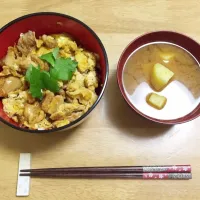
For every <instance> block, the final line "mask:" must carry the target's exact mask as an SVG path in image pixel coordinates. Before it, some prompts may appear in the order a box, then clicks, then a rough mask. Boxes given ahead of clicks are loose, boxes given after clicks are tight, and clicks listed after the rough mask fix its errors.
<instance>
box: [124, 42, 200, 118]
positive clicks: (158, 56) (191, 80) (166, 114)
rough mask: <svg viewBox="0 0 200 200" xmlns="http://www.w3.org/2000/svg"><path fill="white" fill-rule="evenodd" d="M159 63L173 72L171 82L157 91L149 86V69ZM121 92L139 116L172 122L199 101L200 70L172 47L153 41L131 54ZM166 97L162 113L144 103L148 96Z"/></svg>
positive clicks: (189, 57)
mask: <svg viewBox="0 0 200 200" xmlns="http://www.w3.org/2000/svg"><path fill="white" fill-rule="evenodd" d="M156 63H160V64H162V65H164V66H165V67H167V68H168V69H169V70H171V71H172V72H173V73H174V76H173V78H172V80H171V81H170V82H169V84H168V85H167V86H166V87H165V88H164V89H163V90H162V91H160V92H157V91H155V90H154V88H153V87H152V86H151V84H150V77H151V72H152V68H153V66H154V65H155V64H156ZM123 84H124V88H125V92H126V94H127V96H128V98H129V100H130V101H131V102H132V103H133V105H134V106H135V107H136V108H137V109H138V110H139V111H140V112H142V113H144V114H146V115H148V116H151V117H153V118H157V119H163V120H168V119H176V118H179V117H183V116H185V115H187V114H189V113H190V112H191V111H192V110H194V109H195V107H196V106H197V105H198V104H199V102H200V67H199V63H198V62H197V60H196V59H195V57H194V56H193V55H192V54H191V53H189V52H188V51H187V50H185V49H183V48H182V47H180V46H177V45H175V44H171V43H166V42H155V43H150V44H146V45H144V46H142V47H140V48H138V49H137V50H136V51H134V52H133V53H132V54H131V55H130V56H129V58H128V59H127V61H126V63H125V66H124V69H123ZM152 92H157V93H158V94H159V95H162V96H165V97H166V98H167V104H166V105H165V107H164V108H163V109H162V110H155V109H154V108H152V107H150V106H149V105H148V104H147V103H146V96H147V95H148V94H149V93H152Z"/></svg>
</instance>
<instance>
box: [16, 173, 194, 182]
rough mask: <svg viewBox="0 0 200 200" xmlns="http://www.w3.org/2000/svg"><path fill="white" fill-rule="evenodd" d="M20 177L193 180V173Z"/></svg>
mask: <svg viewBox="0 0 200 200" xmlns="http://www.w3.org/2000/svg"><path fill="white" fill-rule="evenodd" d="M20 176H31V177H39V178H93V179H94V178H114V179H116V178H123V179H124V178H128V179H154V180H155V179H179V180H189V179H192V174H191V173H83V172H79V173H65V172H40V171H38V172H28V173H21V174H20Z"/></svg>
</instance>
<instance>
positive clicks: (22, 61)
mask: <svg viewBox="0 0 200 200" xmlns="http://www.w3.org/2000/svg"><path fill="white" fill-rule="evenodd" d="M17 64H18V66H19V67H20V69H21V70H22V71H26V70H27V69H28V67H29V66H30V65H33V66H35V67H37V64H36V62H33V61H32V59H31V56H26V57H25V56H22V57H20V58H18V60H17Z"/></svg>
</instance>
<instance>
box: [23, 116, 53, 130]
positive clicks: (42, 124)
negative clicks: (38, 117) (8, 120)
mask: <svg viewBox="0 0 200 200" xmlns="http://www.w3.org/2000/svg"><path fill="white" fill-rule="evenodd" d="M23 125H24V126H26V127H28V128H29V129H32V130H48V129H51V128H52V126H53V125H52V124H51V123H50V122H49V121H48V120H47V119H43V120H42V121H40V122H39V123H36V124H29V123H28V122H27V121H24V122H23Z"/></svg>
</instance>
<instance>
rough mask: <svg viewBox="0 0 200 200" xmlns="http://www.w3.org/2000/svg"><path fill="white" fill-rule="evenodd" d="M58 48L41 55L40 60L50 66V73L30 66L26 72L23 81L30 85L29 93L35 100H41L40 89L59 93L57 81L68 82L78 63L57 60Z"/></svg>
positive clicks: (70, 60) (64, 59) (68, 59)
mask: <svg viewBox="0 0 200 200" xmlns="http://www.w3.org/2000/svg"><path fill="white" fill-rule="evenodd" d="M58 53H59V48H55V49H53V51H52V52H50V53H47V54H44V55H42V56H41V57H40V58H41V59H42V60H44V61H46V62H48V63H49V64H50V72H47V71H41V70H40V66H38V67H34V66H33V65H30V66H29V68H28V70H27V71H26V76H25V79H26V80H27V81H28V82H29V83H30V93H31V95H32V96H33V97H35V98H40V99H41V98H42V96H43V94H42V89H48V90H50V91H52V92H54V93H56V92H58V91H59V85H58V81H59V80H62V81H63V80H64V81H67V80H70V79H71V78H72V76H73V73H74V72H75V70H76V67H77V65H78V63H77V62H76V61H73V60H72V59H70V58H57V57H58Z"/></svg>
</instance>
